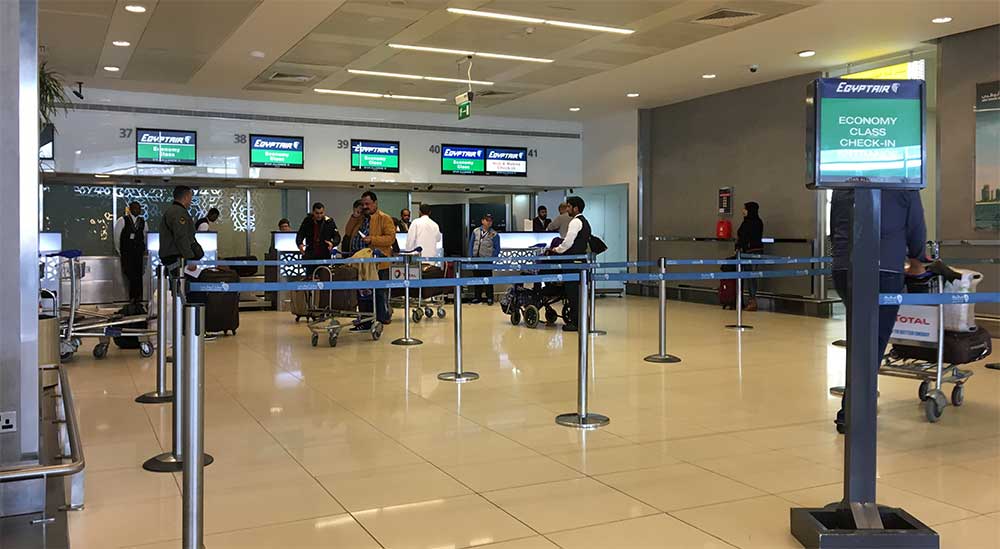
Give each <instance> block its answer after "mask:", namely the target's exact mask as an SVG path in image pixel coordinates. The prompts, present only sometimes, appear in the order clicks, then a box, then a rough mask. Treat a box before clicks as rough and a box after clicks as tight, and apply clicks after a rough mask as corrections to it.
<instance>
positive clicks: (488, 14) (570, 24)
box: [448, 8, 635, 34]
mask: <svg viewBox="0 0 1000 549" xmlns="http://www.w3.org/2000/svg"><path fill="white" fill-rule="evenodd" d="M448 11H449V12H451V13H457V14H459V15H471V16H473V17H488V18H490V19H503V20H505V21H516V22H518V23H534V24H545V25H552V26H554V27H564V28H570V29H579V30H589V31H595V32H610V33H615V34H632V33H634V32H635V31H634V30H632V29H622V28H618V27H605V26H603V25H589V24H587V23H573V22H571V21H558V20H554V19H540V18H538V17H524V16H522V15H510V14H506V13H496V12H492V11H479V10H466V9H461V8H448Z"/></svg>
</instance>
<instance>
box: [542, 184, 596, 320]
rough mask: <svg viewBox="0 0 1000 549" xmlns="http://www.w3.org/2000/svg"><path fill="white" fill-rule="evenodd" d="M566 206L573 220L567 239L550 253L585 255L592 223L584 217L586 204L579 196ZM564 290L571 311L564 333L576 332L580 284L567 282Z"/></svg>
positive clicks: (569, 311)
mask: <svg viewBox="0 0 1000 549" xmlns="http://www.w3.org/2000/svg"><path fill="white" fill-rule="evenodd" d="M566 204H567V205H568V206H569V207H568V208H567V212H566V213H567V214H569V216H570V217H571V218H572V219H570V222H569V227H568V229H567V230H566V238H564V239H563V241H562V242H561V243H560V244H559V245H558V246H556V247H555V248H552V249H550V250H549V252H550V253H551V254H554V255H579V254H585V253H587V250H588V249H589V247H590V235H591V232H590V222H589V221H587V218H585V217H583V209H584V208H585V207H586V204H585V203H584V201H583V199H582V198H580V197H579V196H571V197H569V198H567V199H566ZM564 288H565V289H566V299H567V300H568V301H569V310H568V311H567V315H566V316H567V318H564V319H563V321H564V322H565V323H566V324H565V325H564V326H563V331H564V332H575V331H576V330H577V326H579V323H580V313H581V311H580V283H579V282H567V283H566V284H565V285H564Z"/></svg>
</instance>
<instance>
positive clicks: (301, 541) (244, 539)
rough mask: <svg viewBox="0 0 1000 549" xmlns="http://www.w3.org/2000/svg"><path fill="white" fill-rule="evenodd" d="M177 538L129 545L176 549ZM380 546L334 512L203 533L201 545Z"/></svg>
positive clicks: (211, 548) (236, 548) (263, 548)
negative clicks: (307, 517) (332, 514)
mask: <svg viewBox="0 0 1000 549" xmlns="http://www.w3.org/2000/svg"><path fill="white" fill-rule="evenodd" d="M180 546H181V543H180V540H174V541H170V542H163V543H156V544H152V545H142V546H138V547H135V548H133V549H180ZM277 547H283V548H288V549H292V548H294V549H311V548H315V549H319V548H329V547H337V548H341V547H342V548H344V549H348V548H349V549H380V548H381V546H380V545H379V544H378V542H376V541H375V540H374V539H372V537H371V536H370V535H368V533H367V532H365V530H364V528H362V527H361V525H359V524H358V523H357V521H355V520H354V519H353V518H351V516H350V515H334V516H329V517H320V518H315V519H309V520H303V521H298V522H288V523H285V524H276V525H273V526H262V527H260V528H250V529H246V530H236V531H234V532H225V533H221V534H210V535H207V536H205V549H244V548H253V549H274V548H277Z"/></svg>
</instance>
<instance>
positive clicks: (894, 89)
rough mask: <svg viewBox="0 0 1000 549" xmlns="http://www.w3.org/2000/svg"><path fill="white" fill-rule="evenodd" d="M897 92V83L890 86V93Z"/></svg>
mask: <svg viewBox="0 0 1000 549" xmlns="http://www.w3.org/2000/svg"><path fill="white" fill-rule="evenodd" d="M898 91H899V83H898V82H897V83H895V84H893V85H892V93H896V92H898Z"/></svg>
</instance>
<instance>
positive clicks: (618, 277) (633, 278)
mask: <svg viewBox="0 0 1000 549" xmlns="http://www.w3.org/2000/svg"><path fill="white" fill-rule="evenodd" d="M832 272H833V271H831V270H830V269H794V270H783V271H745V272H730V273H726V272H718V273H604V274H595V275H594V277H593V278H594V280H602V281H608V280H615V281H624V282H637V281H647V280H654V281H659V280H737V279H746V278H785V277H793V276H817V275H828V274H830V273H832Z"/></svg>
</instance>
